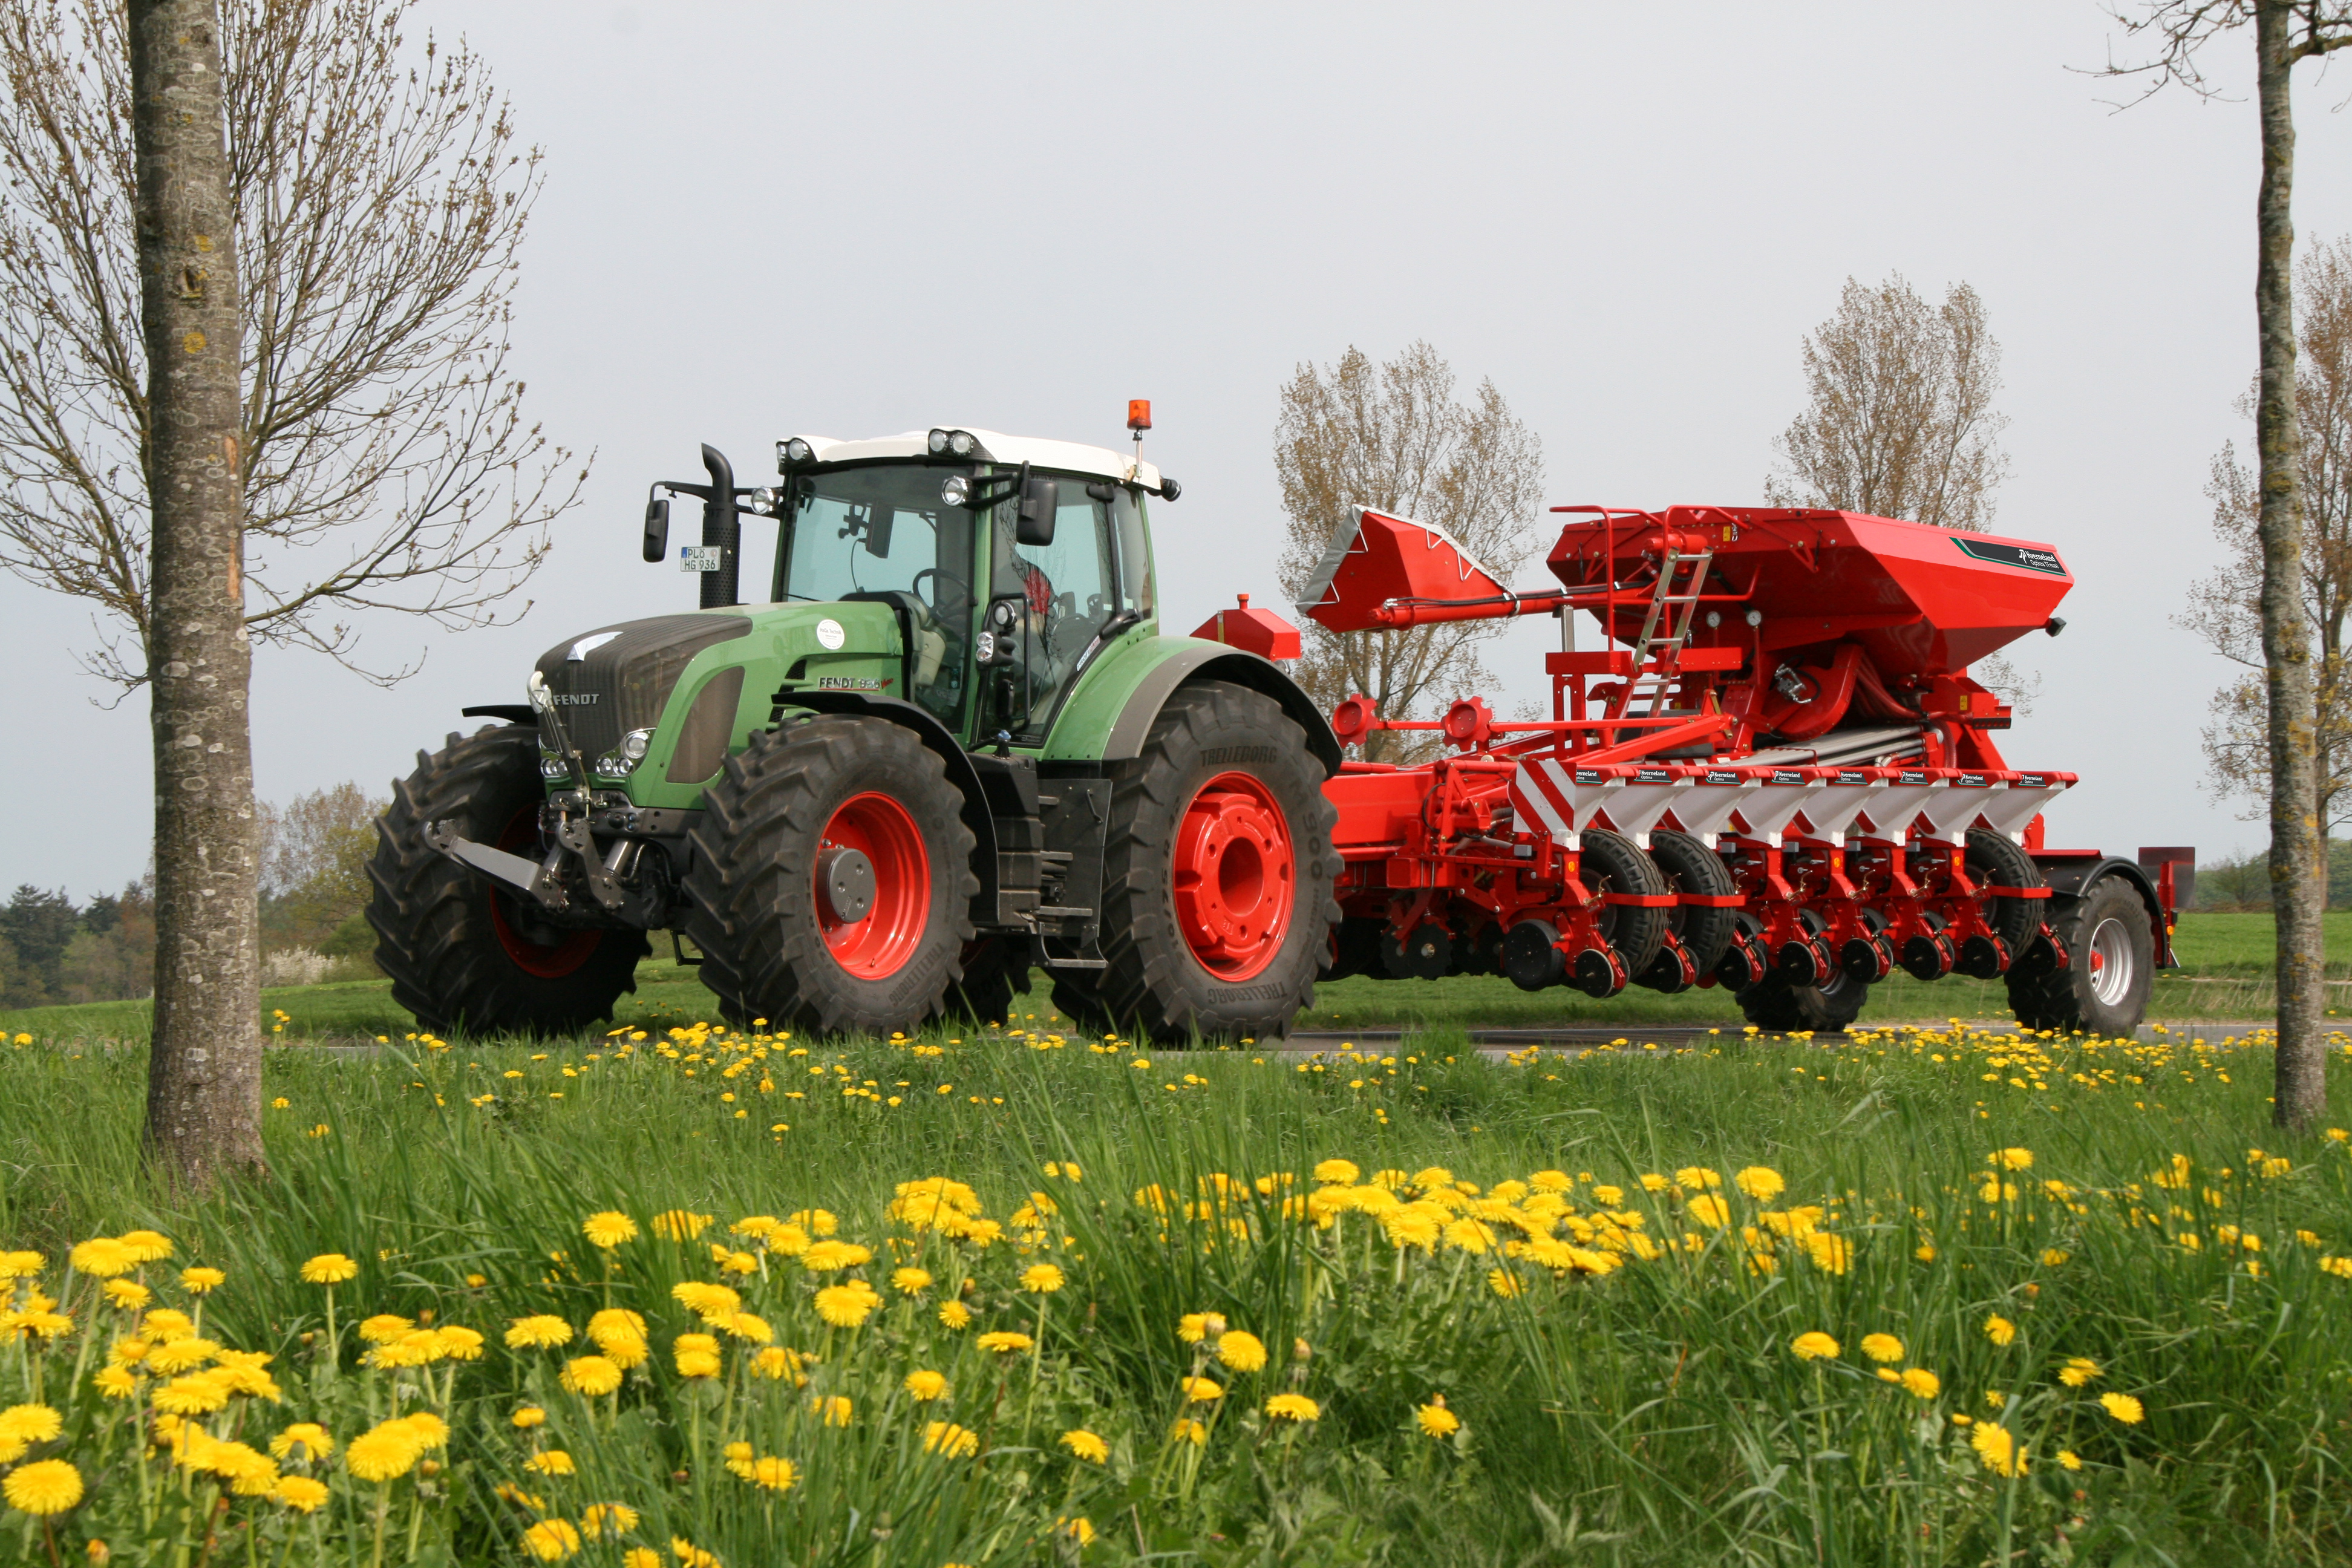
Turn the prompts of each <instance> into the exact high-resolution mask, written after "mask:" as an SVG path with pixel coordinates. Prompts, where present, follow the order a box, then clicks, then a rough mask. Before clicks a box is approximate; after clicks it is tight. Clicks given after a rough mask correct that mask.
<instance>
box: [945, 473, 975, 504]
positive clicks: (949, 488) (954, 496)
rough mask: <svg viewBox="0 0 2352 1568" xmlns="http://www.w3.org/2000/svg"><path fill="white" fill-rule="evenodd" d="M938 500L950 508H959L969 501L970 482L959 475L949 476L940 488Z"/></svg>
mask: <svg viewBox="0 0 2352 1568" xmlns="http://www.w3.org/2000/svg"><path fill="white" fill-rule="evenodd" d="M940 500H943V501H945V502H947V503H948V505H950V506H961V505H963V503H964V502H966V501H968V500H971V480H970V479H966V478H964V477H963V476H962V475H961V474H950V475H949V476H948V478H947V482H946V483H945V484H943V485H941V486H940Z"/></svg>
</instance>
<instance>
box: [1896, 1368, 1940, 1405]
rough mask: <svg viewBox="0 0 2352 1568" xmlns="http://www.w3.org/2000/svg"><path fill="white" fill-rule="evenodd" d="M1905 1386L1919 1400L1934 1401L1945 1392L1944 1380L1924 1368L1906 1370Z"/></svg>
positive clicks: (1904, 1376) (1904, 1374)
mask: <svg viewBox="0 0 2352 1568" xmlns="http://www.w3.org/2000/svg"><path fill="white" fill-rule="evenodd" d="M1903 1386H1904V1388H1905V1389H1906V1390H1907V1391H1908V1392H1909V1393H1910V1394H1912V1396H1913V1397H1914V1398H1917V1399H1933V1398H1935V1397H1936V1395H1937V1394H1941V1393H1943V1392H1944V1383H1943V1380H1942V1379H1941V1378H1939V1377H1937V1375H1936V1374H1935V1373H1932V1372H1929V1371H1928V1370H1927V1368H1926V1367H1922V1366H1914V1367H1906V1368H1905V1369H1904V1373H1903Z"/></svg>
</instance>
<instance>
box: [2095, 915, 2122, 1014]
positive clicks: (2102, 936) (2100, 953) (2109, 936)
mask: <svg viewBox="0 0 2352 1568" xmlns="http://www.w3.org/2000/svg"><path fill="white" fill-rule="evenodd" d="M2089 946H2090V950H2091V994H2092V995H2094V996H2095V997H2097V998H2098V999H2099V1001H2100V1003H2101V1004H2102V1005H2105V1006H2109V1007H2114V1006H2117V1005H2120V1004H2121V1003H2122V1002H2123V999H2124V998H2125V997H2126V995H2128V994H2130V992H2131V984H2132V946H2131V933H2130V932H2129V931H2126V930H2125V929H2124V922H2123V921H2119V920H2116V919H2115V918H2114V917H2113V916H2109V917H2108V918H2107V919H2105V920H2103V921H2100V922H2099V923H2098V926H2097V929H2095V930H2094V931H2092V932H2091V941H2090V943H2089Z"/></svg>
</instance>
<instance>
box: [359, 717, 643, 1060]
mask: <svg viewBox="0 0 2352 1568" xmlns="http://www.w3.org/2000/svg"><path fill="white" fill-rule="evenodd" d="M544 798H545V787H544V786H543V785H542V784H541V782H540V776H539V731H537V729H535V728H534V727H533V726H531V725H529V724H509V725H503V726H493V727H490V728H486V729H483V730H480V731H476V732H475V733H474V734H471V735H451V736H450V737H449V742H448V744H446V745H445V746H443V747H442V748H441V749H440V750H439V751H437V752H434V753H433V754H432V755H430V756H427V755H425V753H424V752H418V753H417V754H416V771H415V773H411V774H409V775H408V777H407V778H405V779H404V780H402V781H401V782H400V783H399V784H395V785H394V786H393V792H392V805H391V806H390V808H389V809H387V810H386V811H385V812H384V814H383V816H382V818H380V819H379V820H378V821H377V823H376V833H377V842H376V848H375V854H374V856H373V858H372V859H370V860H369V862H368V880H369V881H370V882H371V883H373V885H374V890H373V893H372V894H371V895H370V897H369V900H368V908H367V921H368V924H369V925H371V926H373V928H374V929H375V934H376V948H375V962H376V967H378V968H379V969H382V970H383V972H384V973H386V974H388V975H390V976H391V977H392V998H393V1000H394V1001H395V1002H397V1003H399V1004H400V1005H402V1006H404V1007H405V1008H407V1009H408V1010H409V1011H410V1012H411V1013H414V1014H415V1015H416V1021H417V1022H418V1023H419V1024H422V1025H423V1026H425V1027H426V1028H427V1029H432V1030H436V1031H443V1032H446V1033H450V1034H455V1033H457V1032H458V1031H459V1030H464V1031H466V1032H467V1033H469V1034H475V1035H487V1034H519V1035H563V1034H572V1033H575V1032H577V1031H579V1030H582V1029H584V1028H587V1027H588V1026H590V1025H592V1024H595V1023H597V1022H600V1021H601V1020H603V1019H605V1018H609V1017H611V1016H613V1004H614V1001H615V1000H616V999H618V998H619V996H620V995H621V994H622V993H623V992H625V991H634V990H635V989H636V988H637V983H636V969H637V960H638V959H640V958H643V957H644V956H645V955H646V952H647V951H648V949H647V944H646V937H645V933H644V932H643V931H610V930H608V931H598V930H593V929H582V928H579V927H572V926H559V925H556V924H554V923H553V922H552V921H550V920H548V919H547V917H546V915H545V913H544V912H543V911H542V910H541V909H540V907H539V905H538V904H537V902H536V901H534V900H531V899H530V898H529V897H527V896H525V895H523V894H522V893H520V892H518V891H517V890H515V889H511V888H509V887H508V886H506V885H505V884H504V883H502V882H497V881H493V880H492V879H489V878H488V877H486V876H483V875H482V874H480V873H479V872H477V871H472V870H468V869H467V868H465V867H463V866H461V865H459V864H457V862H456V861H454V860H452V859H450V858H448V857H447V856H446V855H444V854H442V853H441V852H440V851H439V850H437V849H436V848H434V847H432V846H431V845H430V844H428V843H426V842H425V830H426V829H427V828H428V827H430V826H432V825H433V824H434V823H436V822H445V821H446V822H449V823H452V824H454V825H455V826H456V827H457V832H458V833H459V834H460V835H461V836H462V837H467V838H470V839H472V840H474V842H476V843H478V844H488V845H490V846H491V847H495V848H499V849H504V850H507V851H509V853H513V854H520V855H522V856H525V857H527V858H532V859H536V858H538V856H539V808H540V803H541V800H542V799H544Z"/></svg>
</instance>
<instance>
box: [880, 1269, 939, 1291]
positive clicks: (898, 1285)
mask: <svg viewBox="0 0 2352 1568" xmlns="http://www.w3.org/2000/svg"><path fill="white" fill-rule="evenodd" d="M890 1288H891V1289H894V1290H896V1291H898V1293H899V1294H900V1295H902V1296H915V1295H919V1294H921V1293H922V1292H923V1291H925V1290H928V1289H930V1288H931V1273H930V1270H929V1269H928V1268H894V1269H892V1270H891V1271H890Z"/></svg>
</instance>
